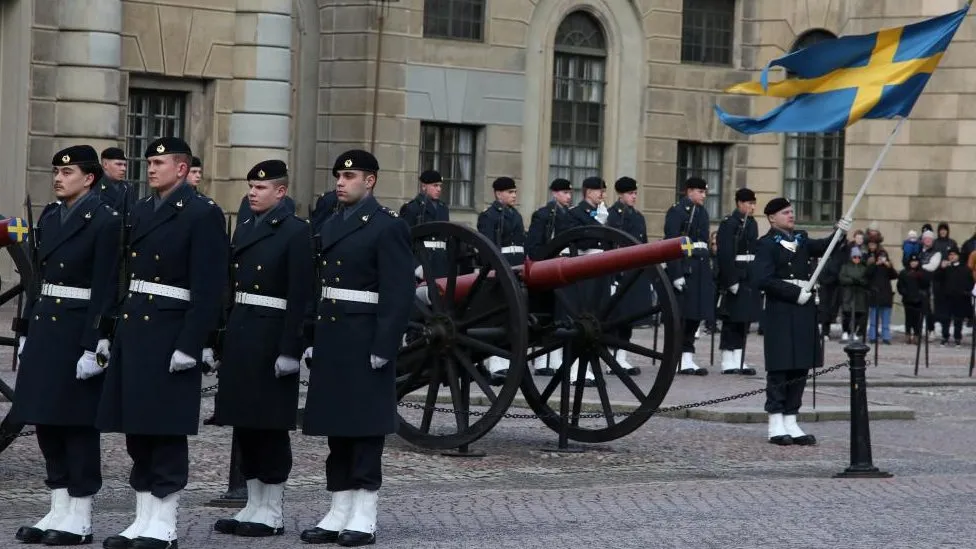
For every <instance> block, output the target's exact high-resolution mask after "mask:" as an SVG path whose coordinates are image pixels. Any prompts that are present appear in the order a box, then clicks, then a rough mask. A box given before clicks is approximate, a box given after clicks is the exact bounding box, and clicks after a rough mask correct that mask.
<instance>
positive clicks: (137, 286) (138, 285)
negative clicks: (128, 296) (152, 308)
mask: <svg viewBox="0 0 976 549" xmlns="http://www.w3.org/2000/svg"><path fill="white" fill-rule="evenodd" d="M142 283H143V281H142V280H133V281H132V291H133V292H137V293H140V294H141V293H143V291H142Z"/></svg>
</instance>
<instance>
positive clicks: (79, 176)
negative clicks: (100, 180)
mask: <svg viewBox="0 0 976 549" xmlns="http://www.w3.org/2000/svg"><path fill="white" fill-rule="evenodd" d="M94 182H95V176H94V175H93V174H86V173H85V172H83V171H81V168H79V167H78V166H60V167H57V168H54V196H56V197H58V200H65V201H68V202H72V201H74V200H75V199H76V198H78V197H80V196H81V195H82V194H83V193H84V192H85V191H86V190H87V189H88V188H89V187H91V186H92V184H93V183H94Z"/></svg>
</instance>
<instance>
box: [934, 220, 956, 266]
mask: <svg viewBox="0 0 976 549" xmlns="http://www.w3.org/2000/svg"><path fill="white" fill-rule="evenodd" d="M932 246H933V247H934V248H935V249H936V250H937V251H939V253H941V254H942V258H943V259H945V257H946V255H948V252H949V248H955V249H956V251H957V252H958V250H959V245H958V244H956V241H955V240H953V239H951V238H949V224H948V223H946V222H945V221H943V222H942V223H939V230H938V233H937V236H936V237H935V242H933V243H932Z"/></svg>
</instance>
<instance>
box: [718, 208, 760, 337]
mask: <svg viewBox="0 0 976 549" xmlns="http://www.w3.org/2000/svg"><path fill="white" fill-rule="evenodd" d="M717 242H718V281H719V287H720V288H721V290H720V291H721V294H722V295H721V299H722V304H721V306H720V307H719V313H720V314H719V316H721V317H722V318H724V319H725V320H728V321H730V322H755V321H757V320H759V311H760V308H761V303H760V301H761V296H760V295H759V290H757V289H756V288H755V281H754V280H753V276H752V270H753V269H752V261H745V259H748V258H743V257H741V256H753V261H754V260H755V255H756V247H757V246H758V245H759V226H758V225H757V224H756V220H755V219H753V218H752V216H747V215H744V214H742V213H741V212H739V211H738V210H736V211H735V212H733V213H732V214H730V215H728V216H727V217H726V218H725V219H723V220H722V223H721V224H719V226H718V236H717ZM737 256H738V257H740V260H736V257H737ZM734 284H738V285H739V288H738V291H737V292H736V293H735V294H733V293H731V292H729V291H728V289H729V288H730V287H731V286H733V285H734Z"/></svg>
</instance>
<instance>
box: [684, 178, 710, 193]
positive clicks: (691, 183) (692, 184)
mask: <svg viewBox="0 0 976 549" xmlns="http://www.w3.org/2000/svg"><path fill="white" fill-rule="evenodd" d="M688 189H701V190H703V191H707V190H708V183H705V180H704V179H702V178H700V177H689V178H688V179H687V181H685V190H686V191H687V190H688Z"/></svg>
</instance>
